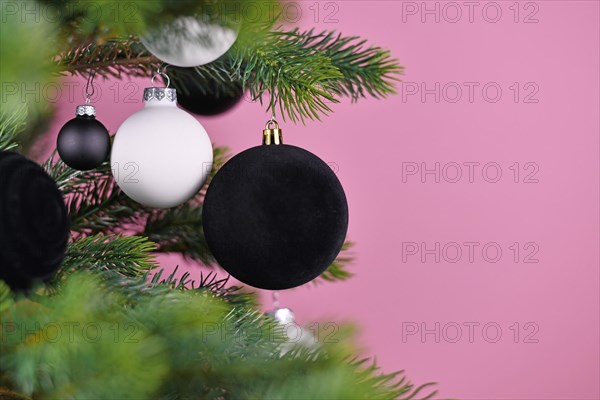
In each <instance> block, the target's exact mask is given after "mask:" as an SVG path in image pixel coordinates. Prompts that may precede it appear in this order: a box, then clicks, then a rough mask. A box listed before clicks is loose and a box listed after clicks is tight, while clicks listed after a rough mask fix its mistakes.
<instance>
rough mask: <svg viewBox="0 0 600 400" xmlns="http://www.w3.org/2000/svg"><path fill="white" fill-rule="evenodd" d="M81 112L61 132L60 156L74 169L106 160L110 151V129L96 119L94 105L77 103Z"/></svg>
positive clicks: (94, 166) (84, 167)
mask: <svg viewBox="0 0 600 400" xmlns="http://www.w3.org/2000/svg"><path fill="white" fill-rule="evenodd" d="M76 115H77V116H76V117H75V118H73V119H72V120H70V121H69V122H67V123H66V124H65V125H64V126H63V127H62V128H61V130H60V132H59V133H58V139H57V141H56V148H57V150H58V154H59V155H60V158H61V159H62V160H63V161H64V162H65V164H67V165H68V166H69V167H71V168H73V169H77V170H80V171H88V170H90V169H94V168H96V167H98V166H99V165H100V164H102V163H103V162H104V161H105V160H106V158H107V157H108V153H109V152H110V136H109V134H108V130H107V129H106V128H105V127H104V125H102V123H101V122H100V121H98V120H97V119H96V109H95V107H94V106H90V105H83V106H78V107H77V114H76Z"/></svg>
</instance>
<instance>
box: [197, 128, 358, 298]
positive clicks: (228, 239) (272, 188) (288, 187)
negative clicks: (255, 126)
mask: <svg viewBox="0 0 600 400" xmlns="http://www.w3.org/2000/svg"><path fill="white" fill-rule="evenodd" d="M274 124H275V129H265V131H264V132H265V136H264V143H265V144H263V145H262V146H258V147H253V148H251V149H248V150H246V151H244V152H242V153H240V154H238V155H236V156H235V157H233V158H232V159H231V160H229V161H228V162H227V163H226V164H225V165H224V166H223V167H221V168H220V169H219V171H218V172H217V174H216V175H215V177H214V178H213V180H212V182H211V183H210V186H209V187H208V189H207V193H206V197H205V199H204V209H203V216H202V218H203V226H204V234H205V236H206V241H207V243H208V246H209V248H210V250H211V251H212V253H213V255H214V256H215V258H216V260H217V261H218V262H219V264H220V265H221V266H222V267H223V268H224V269H225V270H226V271H227V272H229V273H230V274H231V275H232V276H233V277H235V278H236V279H238V280H240V281H242V282H244V283H246V284H248V285H251V286H254V287H257V288H261V289H270V290H280V289H289V288H293V287H296V286H299V285H302V284H304V283H307V282H309V281H311V280H312V279H314V278H316V277H317V276H319V275H320V274H321V273H322V272H323V271H325V269H327V267H328V266H329V265H331V263H332V262H333V260H334V259H335V257H336V256H337V255H338V253H339V252H340V250H341V248H342V245H343V243H344V239H345V237H346V231H347V228H348V205H347V202H346V196H345V194H344V190H343V188H342V185H341V184H340V181H339V180H338V179H337V177H336V175H335V173H334V172H333V171H332V170H331V168H330V167H329V166H328V165H327V164H326V163H325V162H323V161H322V160H321V159H320V158H319V157H317V156H316V155H314V154H312V153H310V152H308V151H306V150H304V149H301V148H299V147H295V146H289V145H284V144H280V138H281V136H280V133H281V131H280V130H279V128H278V126H277V123H276V122H275V123H274ZM267 128H268V126H267Z"/></svg>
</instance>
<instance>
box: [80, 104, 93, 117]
mask: <svg viewBox="0 0 600 400" xmlns="http://www.w3.org/2000/svg"><path fill="white" fill-rule="evenodd" d="M84 115H87V116H88V117H95V116H96V107H94V106H91V105H89V104H82V105H80V106H77V110H75V116H76V117H83V116H84Z"/></svg>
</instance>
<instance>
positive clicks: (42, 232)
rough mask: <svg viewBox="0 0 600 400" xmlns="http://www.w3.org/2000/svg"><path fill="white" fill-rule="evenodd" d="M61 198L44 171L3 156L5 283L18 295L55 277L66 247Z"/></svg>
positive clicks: (0, 233)
mask: <svg viewBox="0 0 600 400" xmlns="http://www.w3.org/2000/svg"><path fill="white" fill-rule="evenodd" d="M68 235H69V222H68V215H67V209H66V207H65V204H64V201H63V197H62V194H61V193H60V191H59V190H58V188H57V186H56V183H55V182H54V181H53V180H52V178H50V176H48V174H46V172H45V171H44V170H43V168H42V167H40V166H39V165H37V164H36V163H34V162H33V161H30V160H28V159H27V158H25V157H23V156H21V155H19V154H17V153H14V152H10V151H0V279H1V280H3V281H4V282H6V283H7V284H8V285H9V286H10V287H11V289H13V290H24V289H28V288H29V287H30V286H31V285H32V284H33V282H34V281H36V280H45V279H48V278H50V277H51V276H52V275H53V274H54V272H55V271H56V270H57V269H58V267H59V266H60V264H61V262H62V260H63V257H64V255H65V250H66V246H67V239H68Z"/></svg>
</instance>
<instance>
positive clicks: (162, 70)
mask: <svg viewBox="0 0 600 400" xmlns="http://www.w3.org/2000/svg"><path fill="white" fill-rule="evenodd" d="M158 76H162V77H164V78H165V79H166V80H167V86H166V87H169V86H170V85H171V78H169V75H167V66H166V65H164V64H163V65H161V66H159V67H158V69H157V70H156V73H155V74H154V75H153V76H152V85H154V80H155V79H156V77H158Z"/></svg>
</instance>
